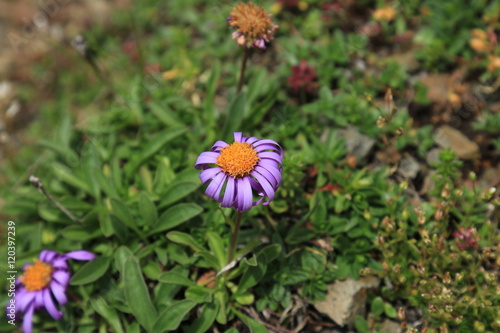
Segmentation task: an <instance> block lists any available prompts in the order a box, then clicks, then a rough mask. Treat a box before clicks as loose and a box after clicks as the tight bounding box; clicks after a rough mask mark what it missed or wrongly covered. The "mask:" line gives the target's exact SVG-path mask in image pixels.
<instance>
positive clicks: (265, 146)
mask: <svg viewBox="0 0 500 333" xmlns="http://www.w3.org/2000/svg"><path fill="white" fill-rule="evenodd" d="M254 149H255V151H257V152H263V151H264V150H275V151H276V152H279V148H278V147H276V146H274V145H271V144H266V145H260V146H258V147H254Z"/></svg>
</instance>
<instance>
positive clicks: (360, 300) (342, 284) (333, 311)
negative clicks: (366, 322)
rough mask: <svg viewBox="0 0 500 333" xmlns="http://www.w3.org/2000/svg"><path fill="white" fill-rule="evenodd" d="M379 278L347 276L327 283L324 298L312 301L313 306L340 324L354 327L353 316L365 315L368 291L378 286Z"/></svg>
mask: <svg viewBox="0 0 500 333" xmlns="http://www.w3.org/2000/svg"><path fill="white" fill-rule="evenodd" d="M379 284H380V280H379V279H378V278H376V277H374V276H367V277H363V278H361V279H359V280H354V279H352V278H348V279H346V280H344V281H335V282H334V283H333V284H330V285H328V292H327V295H326V299H325V300H323V301H317V302H316V303H314V307H315V308H316V309H317V310H318V311H319V312H321V313H324V314H325V315H327V316H328V317H330V318H331V319H332V320H333V321H335V322H336V323H337V324H339V325H340V326H345V325H347V326H348V327H350V328H352V327H354V318H355V317H356V316H357V315H359V316H363V317H364V316H365V313H366V297H367V295H368V291H369V290H371V289H375V288H377V287H378V286H379Z"/></svg>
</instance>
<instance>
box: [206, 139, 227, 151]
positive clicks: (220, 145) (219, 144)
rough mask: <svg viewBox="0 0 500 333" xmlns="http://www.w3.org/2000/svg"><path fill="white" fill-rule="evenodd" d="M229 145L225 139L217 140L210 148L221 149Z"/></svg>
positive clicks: (213, 149)
mask: <svg viewBox="0 0 500 333" xmlns="http://www.w3.org/2000/svg"><path fill="white" fill-rule="evenodd" d="M227 146H229V145H228V144H227V143H226V142H225V141H220V140H219V141H217V142H216V143H214V145H213V146H212V148H210V150H211V151H220V149H221V148H224V147H227Z"/></svg>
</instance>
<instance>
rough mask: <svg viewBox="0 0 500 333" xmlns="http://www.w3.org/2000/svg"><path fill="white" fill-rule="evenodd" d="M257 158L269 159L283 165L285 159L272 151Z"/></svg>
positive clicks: (261, 153)
mask: <svg viewBox="0 0 500 333" xmlns="http://www.w3.org/2000/svg"><path fill="white" fill-rule="evenodd" d="M257 156H258V157H259V158H262V159H263V158H268V159H272V160H274V161H276V162H278V163H281V162H282V161H283V157H282V156H280V155H279V154H277V153H274V152H271V151H264V152H260V153H258V154H257Z"/></svg>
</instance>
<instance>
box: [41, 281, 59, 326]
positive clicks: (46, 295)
mask: <svg viewBox="0 0 500 333" xmlns="http://www.w3.org/2000/svg"><path fill="white" fill-rule="evenodd" d="M43 304H44V305H45V309H47V312H48V313H49V314H50V315H51V316H52V318H54V319H55V320H59V319H61V318H62V316H63V313H62V312H61V311H59V310H58V309H57V308H56V306H55V304H54V301H53V300H52V296H51V295H50V290H49V289H48V288H45V289H44V290H43Z"/></svg>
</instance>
